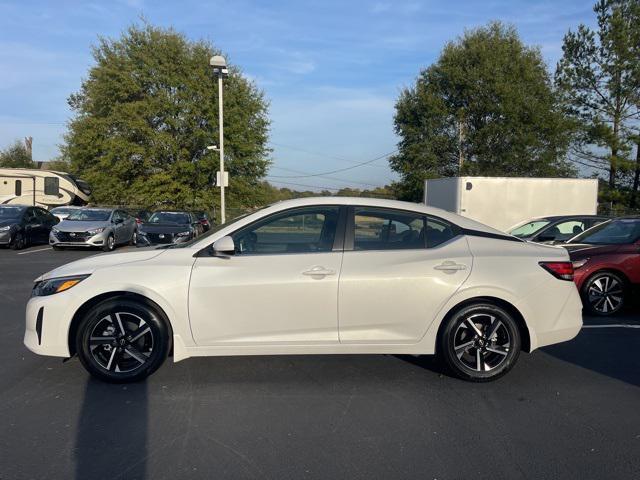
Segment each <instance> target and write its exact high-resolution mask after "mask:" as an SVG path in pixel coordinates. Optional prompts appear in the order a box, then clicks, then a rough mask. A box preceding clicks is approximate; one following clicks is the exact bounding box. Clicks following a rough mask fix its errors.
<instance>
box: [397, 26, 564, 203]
mask: <svg viewBox="0 0 640 480" xmlns="http://www.w3.org/2000/svg"><path fill="white" fill-rule="evenodd" d="M394 121H395V131H396V133H397V134H398V135H399V136H400V142H399V145H398V153H397V154H396V155H395V156H393V157H392V158H391V159H390V164H391V168H392V169H393V170H395V171H396V172H398V173H399V174H400V177H401V180H400V182H398V183H396V184H395V185H394V191H395V193H396V195H397V196H398V197H399V198H403V199H407V200H419V199H421V198H422V191H423V183H424V180H425V179H427V178H435V177H442V176H453V175H457V174H460V173H461V174H468V175H503V176H566V175H570V174H571V173H572V169H571V167H570V165H569V164H568V163H567V162H565V161H564V160H563V158H564V155H565V153H566V149H567V146H568V142H569V138H570V136H569V133H570V127H571V124H570V122H569V121H568V120H567V118H566V117H565V116H564V115H563V114H562V112H561V111H560V109H559V108H558V105H557V102H556V98H555V95H554V92H553V90H552V86H551V79H550V76H549V74H548V72H547V69H546V66H545V63H544V61H543V59H542V55H541V54H540V51H539V49H537V48H531V47H527V46H526V45H524V44H523V43H522V41H521V40H520V38H519V36H518V33H517V32H516V30H515V29H514V28H513V27H508V26H505V25H503V24H501V23H499V22H493V23H490V24H489V25H487V26H486V27H482V28H478V29H476V30H471V31H467V32H465V34H464V35H463V36H462V37H461V38H459V39H457V40H456V41H454V42H450V43H448V44H447V45H446V46H445V47H444V49H443V51H442V53H441V55H440V57H439V59H438V60H437V61H436V62H435V63H434V64H432V65H431V66H429V67H428V68H426V69H424V70H422V71H421V72H420V75H419V76H418V79H417V81H416V83H415V85H413V86H412V87H410V88H406V89H404V90H403V91H402V92H401V94H400V98H399V99H398V101H397V103H396V113H395V119H394Z"/></svg>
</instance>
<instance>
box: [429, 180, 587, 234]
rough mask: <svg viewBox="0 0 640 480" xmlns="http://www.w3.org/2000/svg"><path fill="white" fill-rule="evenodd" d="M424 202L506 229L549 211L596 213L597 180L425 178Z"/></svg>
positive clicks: (542, 215) (570, 213)
mask: <svg viewBox="0 0 640 480" xmlns="http://www.w3.org/2000/svg"><path fill="white" fill-rule="evenodd" d="M424 203H425V204H427V205H429V206H430V207H437V208H441V209H443V210H448V211H450V212H453V213H457V214H458V215H462V216H463V217H468V218H471V219H473V220H477V221H478V222H481V223H484V224H485V225H489V226H491V227H493V228H497V229H498V230H502V231H508V230H509V228H510V227H513V226H515V225H516V224H518V223H522V222H526V221H528V220H531V219H534V218H539V217H546V216H550V215H595V214H596V213H597V210H598V180H596V179H591V178H590V179H585V178H521V177H449V178H437V179H433V180H426V181H425V185H424Z"/></svg>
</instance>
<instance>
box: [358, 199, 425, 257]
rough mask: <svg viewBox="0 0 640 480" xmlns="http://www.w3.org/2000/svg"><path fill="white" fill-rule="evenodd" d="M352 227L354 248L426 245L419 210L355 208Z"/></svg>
mask: <svg viewBox="0 0 640 480" xmlns="http://www.w3.org/2000/svg"><path fill="white" fill-rule="evenodd" d="M354 227H355V232H354V240H353V249H354V250H402V249H407V248H424V247H425V238H424V233H425V217H424V215H420V214H419V213H411V212H403V211H399V210H389V209H375V208H366V207H364V208H362V207H356V208H355V210H354Z"/></svg>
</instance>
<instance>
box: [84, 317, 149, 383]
mask: <svg viewBox="0 0 640 480" xmlns="http://www.w3.org/2000/svg"><path fill="white" fill-rule="evenodd" d="M153 348H154V338H153V331H152V329H151V327H150V326H149V324H148V323H147V322H146V321H145V320H144V319H143V318H142V317H140V316H138V315H136V314H134V313H131V312H114V313H110V314H108V315H106V316H104V317H103V318H101V319H100V320H99V321H98V322H97V323H96V325H95V326H94V327H93V329H92V330H91V335H90V337H89V350H90V352H91V356H92V357H93V360H94V361H95V362H96V363H97V364H98V365H100V367H102V368H103V369H105V370H107V371H109V372H115V373H127V372H132V371H134V370H138V369H140V368H141V367H143V366H144V365H146V364H147V363H148V362H149V359H150V357H151V354H152V353H153Z"/></svg>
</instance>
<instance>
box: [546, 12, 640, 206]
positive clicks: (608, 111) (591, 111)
mask: <svg viewBox="0 0 640 480" xmlns="http://www.w3.org/2000/svg"><path fill="white" fill-rule="evenodd" d="M593 9H594V12H595V13H596V16H597V21H598V28H597V30H596V31H594V30H592V29H590V28H588V27H586V26H585V25H580V26H578V29H577V30H576V31H575V32H573V31H569V32H568V33H567V34H566V35H565V37H564V42H563V46H562V50H563V56H562V58H561V59H560V61H559V62H558V66H557V69H556V77H555V81H556V85H557V87H558V90H559V92H560V94H561V98H562V102H563V104H564V106H565V108H566V110H567V112H568V113H569V114H570V115H571V116H572V117H573V118H574V119H575V120H576V124H577V125H579V129H578V130H577V135H576V136H575V140H574V143H573V145H572V148H571V153H572V157H573V159H574V161H575V162H576V163H578V164H581V165H585V166H587V167H590V168H593V169H595V170H596V171H598V172H600V173H605V174H606V176H607V180H608V191H609V195H610V196H611V197H612V198H615V197H619V196H620V195H619V194H618V195H616V192H615V190H616V188H617V187H618V185H619V182H620V180H623V181H624V177H625V176H626V177H627V178H628V177H629V176H630V175H629V173H630V171H631V170H632V169H633V162H632V160H631V152H632V149H633V145H634V143H637V142H638V134H637V122H638V120H639V119H640V109H639V104H640V102H639V99H640V98H639V93H640V88H639V87H640V75H639V73H640V2H638V1H637V0H601V1H599V2H597V3H596V4H595V6H594V8H593ZM639 161H640V160H639ZM639 166H640V165H639ZM637 189H638V185H637V182H636V185H635V190H637Z"/></svg>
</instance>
